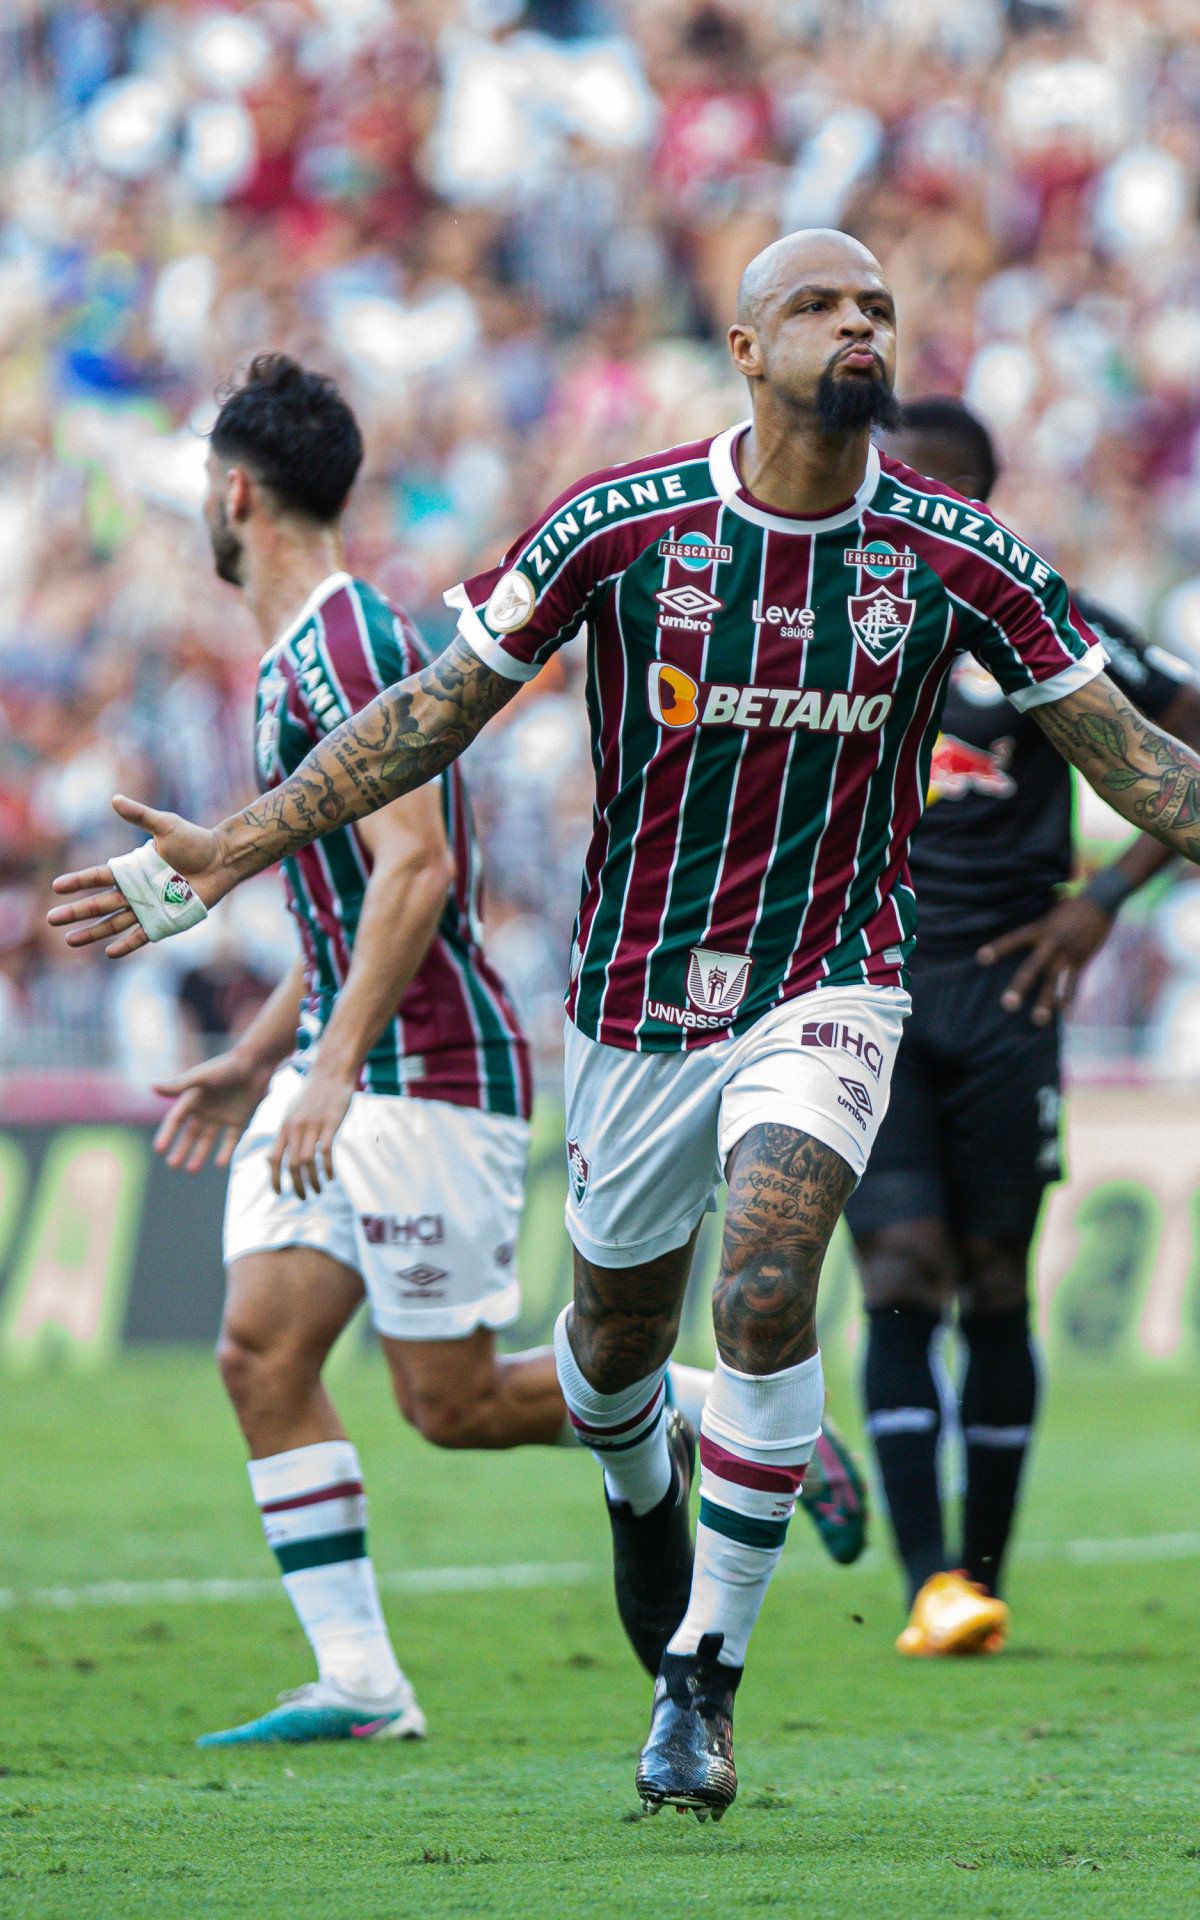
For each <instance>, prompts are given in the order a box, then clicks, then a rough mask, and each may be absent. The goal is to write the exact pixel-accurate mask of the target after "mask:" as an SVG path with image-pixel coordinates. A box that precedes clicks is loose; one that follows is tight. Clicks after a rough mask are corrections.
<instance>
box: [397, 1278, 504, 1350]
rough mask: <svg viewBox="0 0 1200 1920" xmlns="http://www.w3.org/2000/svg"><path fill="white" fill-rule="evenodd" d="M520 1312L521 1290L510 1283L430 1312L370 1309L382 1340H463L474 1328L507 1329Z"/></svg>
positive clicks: (467, 1337)
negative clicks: (473, 1298) (480, 1298)
mask: <svg viewBox="0 0 1200 1920" xmlns="http://www.w3.org/2000/svg"><path fill="white" fill-rule="evenodd" d="M520 1311H521V1289H520V1286H519V1285H518V1283H517V1282H516V1281H515V1280H514V1281H513V1283H512V1286H511V1287H506V1288H505V1289H504V1292H503V1293H494V1294H491V1295H489V1296H488V1297H487V1298H485V1299H482V1300H464V1301H462V1302H461V1303H460V1304H459V1305H458V1306H456V1307H439V1308H437V1309H436V1310H435V1311H434V1312H432V1313H422V1312H418V1313H405V1312H403V1311H402V1310H401V1309H399V1308H397V1309H396V1310H395V1312H392V1311H385V1312H377V1311H376V1310H375V1308H374V1307H372V1310H371V1320H372V1323H373V1325H374V1328H375V1331H376V1333H381V1334H382V1335H383V1337H384V1339H385V1340H466V1339H469V1337H470V1336H471V1334H473V1333H474V1332H475V1330H476V1328H477V1327H490V1328H492V1329H493V1330H496V1329H498V1328H500V1327H511V1325H512V1323H513V1321H514V1320H515V1319H516V1318H517V1316H518V1314H519V1313H520ZM385 1323H386V1324H385Z"/></svg>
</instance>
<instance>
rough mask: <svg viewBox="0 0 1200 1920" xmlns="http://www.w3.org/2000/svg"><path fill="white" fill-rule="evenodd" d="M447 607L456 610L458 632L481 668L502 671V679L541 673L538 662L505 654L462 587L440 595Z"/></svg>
mask: <svg viewBox="0 0 1200 1920" xmlns="http://www.w3.org/2000/svg"><path fill="white" fill-rule="evenodd" d="M442 599H443V600H444V601H445V603H446V605H447V606H448V607H455V608H457V610H458V631H459V633H460V634H461V635H462V637H463V639H464V640H465V641H466V643H467V645H468V646H469V647H470V649H471V651H472V653H477V654H478V655H479V658H480V659H481V660H482V661H483V664H484V666H485V667H490V668H491V669H492V672H493V673H499V674H502V675H503V677H504V679H506V680H535V679H536V678H537V676H538V674H539V673H540V672H541V670H542V669H541V667H540V665H539V664H538V663H537V662H536V661H534V662H530V661H528V660H514V659H513V656H512V654H511V653H506V652H505V651H504V648H503V647H502V646H501V645H500V642H499V641H498V640H497V639H496V637H495V635H494V634H490V633H489V632H488V630H487V628H486V627H485V626H484V624H483V621H482V620H481V619H480V618H479V615H478V614H477V613H476V611H475V609H474V607H473V606H472V605H471V602H470V599H469V598H468V596H467V589H466V587H464V586H458V587H450V588H449V589H448V591H447V592H445V593H444V594H443V595H442Z"/></svg>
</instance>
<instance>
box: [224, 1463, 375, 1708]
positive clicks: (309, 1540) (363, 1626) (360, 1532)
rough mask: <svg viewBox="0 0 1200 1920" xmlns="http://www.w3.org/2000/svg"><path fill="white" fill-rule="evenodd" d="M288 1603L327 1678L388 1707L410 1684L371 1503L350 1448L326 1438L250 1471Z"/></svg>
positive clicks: (332, 1682)
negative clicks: (370, 1545)
mask: <svg viewBox="0 0 1200 1920" xmlns="http://www.w3.org/2000/svg"><path fill="white" fill-rule="evenodd" d="M248 1469H249V1474H250V1485H251V1487H252V1489H253V1491H254V1498H255V1499H256V1500H257V1502H258V1504H259V1507H260V1509H261V1511H262V1522H263V1532H264V1533H265V1535H266V1537H267V1545H268V1546H269V1547H271V1548H273V1549H274V1552H275V1557H276V1559H277V1560H278V1561H279V1566H280V1570H281V1572H282V1574H283V1584H284V1587H285V1588H286V1590H287V1595H288V1598H289V1599H290V1601H291V1603H292V1605H293V1606H294V1607H295V1609H296V1614H297V1617H298V1619H299V1621H300V1625H301V1626H302V1627H303V1628H304V1631H305V1633H306V1634H307V1635H308V1642H309V1645H310V1646H311V1648H312V1650H313V1652H314V1653H315V1654H316V1656H317V1669H318V1671H319V1673H320V1676H321V1678H322V1680H327V1681H329V1682H330V1683H331V1684H332V1685H334V1686H337V1687H341V1688H342V1689H343V1691H344V1692H346V1693H351V1694H354V1695H355V1696H356V1697H357V1698H359V1699H363V1700H383V1699H386V1698H387V1697H388V1696H389V1695H391V1694H392V1693H394V1692H395V1689H396V1687H397V1686H398V1684H399V1683H400V1681H401V1679H402V1678H403V1676H402V1674H401V1672H400V1668H399V1666H398V1665H397V1664H396V1656H395V1654H394V1653H393V1652H392V1643H391V1641H390V1640H389V1639H388V1630H387V1627H386V1625H385V1624H384V1618H383V1611H382V1609H381V1607H380V1605H379V1589H378V1588H377V1586H376V1584H375V1569H374V1567H373V1566H372V1564H371V1560H370V1557H369V1555H368V1553H367V1542H366V1525H367V1502H366V1498H365V1496H364V1494H363V1485H362V1469H361V1468H360V1466H359V1464H358V1454H357V1453H356V1451H355V1449H354V1448H353V1447H352V1446H351V1445H350V1442H349V1441H348V1440H322V1441H320V1442H318V1444H317V1445H316V1446H314V1447H295V1448H293V1449H292V1451H291V1452H289V1453H274V1454H271V1455H270V1457H269V1458H268V1459H266V1460H251V1461H249V1463H248Z"/></svg>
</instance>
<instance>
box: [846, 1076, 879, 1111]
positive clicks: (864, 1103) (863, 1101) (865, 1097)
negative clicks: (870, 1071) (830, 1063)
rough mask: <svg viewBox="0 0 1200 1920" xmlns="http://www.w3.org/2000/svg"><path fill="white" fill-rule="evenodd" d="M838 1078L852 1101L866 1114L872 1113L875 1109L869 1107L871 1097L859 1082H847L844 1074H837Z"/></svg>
mask: <svg viewBox="0 0 1200 1920" xmlns="http://www.w3.org/2000/svg"><path fill="white" fill-rule="evenodd" d="M838 1078H839V1079H840V1080H841V1083H842V1085H843V1086H844V1087H845V1089H846V1092H847V1093H848V1094H849V1095H850V1098H851V1099H852V1100H854V1101H855V1102H857V1104H858V1105H859V1106H860V1107H862V1108H863V1109H864V1110H865V1111H866V1112H867V1113H874V1111H875V1109H874V1107H873V1106H872V1105H871V1096H870V1094H869V1093H868V1091H867V1089H866V1087H864V1085H863V1083H862V1081H861V1080H847V1078H846V1076H845V1074H844V1073H843V1074H839V1076H838Z"/></svg>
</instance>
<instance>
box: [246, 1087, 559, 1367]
mask: <svg viewBox="0 0 1200 1920" xmlns="http://www.w3.org/2000/svg"><path fill="white" fill-rule="evenodd" d="M303 1085H304V1075H303V1074H302V1073H300V1072H298V1071H297V1069H296V1068H295V1067H294V1066H292V1065H291V1064H288V1065H285V1066H283V1067H281V1068H280V1069H279V1071H278V1073H276V1074H275V1076H274V1078H273V1079H272V1081H271V1084H270V1086H269V1087H268V1089H267V1092H266V1095H265V1097H264V1099H263V1101H262V1104H261V1105H260V1106H259V1108H258V1110H257V1112H256V1113H255V1115H254V1118H253V1120H252V1121H251V1122H250V1125H249V1126H248V1127H247V1129H246V1132H245V1133H244V1134H243V1135H242V1138H241V1139H240V1140H239V1142H238V1145H237V1150H236V1152H235V1153H234V1156H233V1161H232V1164H231V1165H230V1169H229V1192H228V1194H227V1196H226V1201H225V1261H226V1264H227V1265H228V1263H229V1262H230V1261H231V1260H237V1259H240V1258H241V1256H242V1255H243V1254H247V1253H263V1252H271V1251H274V1250H276V1249H279V1248H282V1247H315V1248H316V1249H317V1250H318V1252H320V1253H328V1254H329V1255H331V1257H332V1258H333V1259H334V1260H340V1261H341V1263H342V1265H343V1266H346V1267H352V1268H353V1269H354V1270H355V1271H356V1272H357V1273H360V1274H361V1275H362V1278H363V1284H364V1286H365V1287H366V1290H367V1298H368V1299H369V1301H370V1303H371V1316H372V1318H373V1320H374V1322H375V1325H376V1327H377V1328H378V1329H379V1331H380V1333H383V1334H387V1335H388V1336H389V1337H390V1338H391V1339H394V1340H461V1339H465V1337H466V1335H467V1334H469V1333H473V1332H474V1330H475V1328H476V1327H505V1326H508V1325H509V1324H510V1323H511V1322H512V1321H513V1320H515V1319H516V1317H517V1314H518V1312H519V1310H520V1305H521V1292H520V1287H519V1285H518V1282H517V1270H516V1243H517V1229H518V1227H519V1224H520V1219H521V1206H522V1202H523V1200H524V1197H525V1168H526V1162H527V1160H528V1156H529V1125H528V1122H527V1121H525V1120H515V1119H512V1118H511V1117H509V1116H508V1115H507V1114H499V1113H481V1112H480V1111H479V1110H478V1109H477V1108H475V1107H455V1106H451V1105H450V1104H449V1103H448V1102H447V1101H444V1100H413V1099H411V1098H406V1097H404V1096H403V1095H392V1094H383V1093H356V1094H355V1095H354V1097H353V1099H352V1100H351V1102H350V1108H349V1111H348V1113H347V1115H346V1118H345V1119H344V1120H343V1122H342V1124H341V1126H340V1128H339V1129H338V1133H337V1137H336V1139H335V1140H334V1143H333V1179H332V1180H330V1181H329V1182H328V1183H327V1184H326V1185H325V1186H324V1187H323V1188H322V1190H321V1192H320V1193H318V1194H317V1195H315V1196H310V1197H309V1198H308V1199H307V1200H299V1199H297V1197H296V1194H295V1191H294V1189H293V1187H292V1185H291V1182H290V1181H287V1180H285V1184H284V1190H283V1193H282V1194H276V1193H275V1192H274V1191H273V1190H272V1187H271V1170H270V1166H269V1163H268V1156H269V1154H270V1151H271V1147H272V1145H273V1143H274V1140H275V1136H276V1134H277V1133H278V1132H279V1127H280V1124H281V1122H282V1120H283V1118H284V1116H285V1114H286V1113H287V1112H288V1109H289V1108H290V1107H291V1106H292V1104H293V1102H294V1101H295V1099H296V1097H297V1095H298V1094H299V1092H300V1090H301V1088H302V1087H303Z"/></svg>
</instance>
